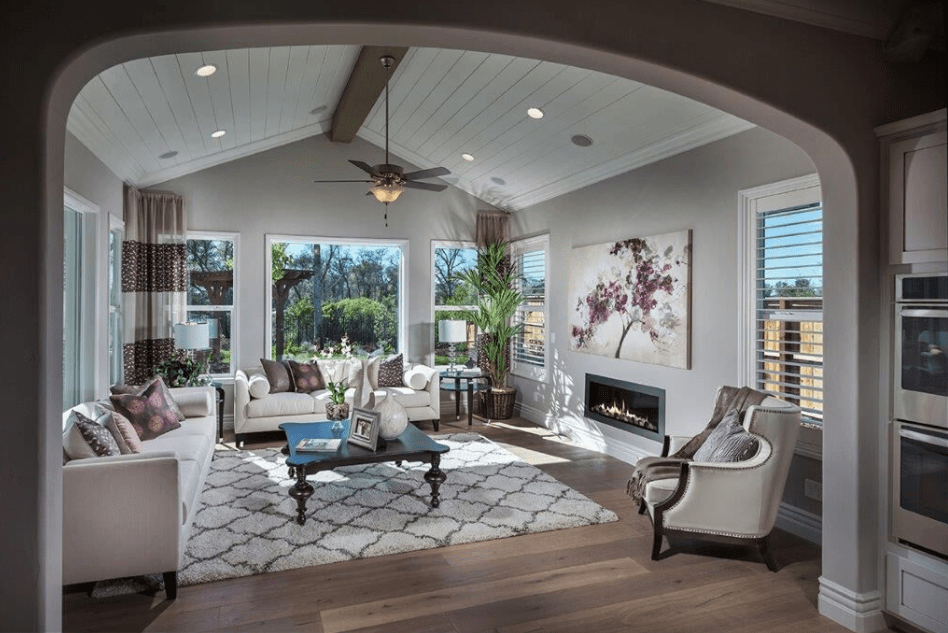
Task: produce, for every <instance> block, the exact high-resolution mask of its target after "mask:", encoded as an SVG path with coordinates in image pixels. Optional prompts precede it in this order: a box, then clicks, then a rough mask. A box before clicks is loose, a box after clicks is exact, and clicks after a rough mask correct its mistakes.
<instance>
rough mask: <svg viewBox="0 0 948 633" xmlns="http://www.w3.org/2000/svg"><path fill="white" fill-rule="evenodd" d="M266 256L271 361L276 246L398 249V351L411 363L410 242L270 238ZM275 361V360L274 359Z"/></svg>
mask: <svg viewBox="0 0 948 633" xmlns="http://www.w3.org/2000/svg"><path fill="white" fill-rule="evenodd" d="M265 237H266V243H265V247H266V252H265V253H264V255H265V257H264V259H265V261H264V266H265V267H266V268H265V269H264V274H263V280H264V294H263V296H264V297H265V298H266V299H265V301H264V324H265V325H264V328H263V329H264V339H263V349H264V356H263V358H270V351H271V350H270V341H272V340H273V319H272V317H271V310H272V309H273V300H272V291H271V290H270V288H271V287H272V286H273V280H272V279H270V271H271V270H273V243H274V242H289V243H291V244H345V245H348V246H373V245H374V246H395V247H397V248H399V249H401V251H402V261H401V266H399V269H398V291H399V294H400V295H401V296H399V298H398V351H399V352H400V353H402V354H403V357H404V358H405V360H408V356H409V349H408V301H409V293H408V286H407V283H408V276H407V272H408V264H409V261H410V260H409V252H408V240H406V239H396V238H393V239H385V238H376V237H363V238H356V237H329V236H303V235H279V234H272V233H267V234H266V236H265ZM271 360H272V359H271Z"/></svg>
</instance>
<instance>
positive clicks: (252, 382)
mask: <svg viewBox="0 0 948 633" xmlns="http://www.w3.org/2000/svg"><path fill="white" fill-rule="evenodd" d="M247 387H248V390H249V391H250V397H251V398H263V397H264V396H266V395H267V394H268V393H270V381H269V380H267V377H266V375H264V374H251V375H250V376H249V377H248V378H247Z"/></svg>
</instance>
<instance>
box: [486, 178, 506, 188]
mask: <svg viewBox="0 0 948 633" xmlns="http://www.w3.org/2000/svg"><path fill="white" fill-rule="evenodd" d="M490 181H491V182H492V183H494V184H495V185H500V186H501V187H503V186H504V185H506V184H507V181H506V180H504V179H503V178H498V177H497V176H494V177H493V178H491V179H490Z"/></svg>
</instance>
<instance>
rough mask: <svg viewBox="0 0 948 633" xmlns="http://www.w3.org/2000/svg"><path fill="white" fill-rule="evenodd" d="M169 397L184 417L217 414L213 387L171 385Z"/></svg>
mask: <svg viewBox="0 0 948 633" xmlns="http://www.w3.org/2000/svg"><path fill="white" fill-rule="evenodd" d="M171 397H172V398H174V401H175V403H177V405H178V408H179V409H181V413H183V414H184V417H186V418H203V417H207V416H209V415H216V414H217V409H216V407H215V404H216V402H217V397H216V394H215V393H214V388H213V387H172V389H171Z"/></svg>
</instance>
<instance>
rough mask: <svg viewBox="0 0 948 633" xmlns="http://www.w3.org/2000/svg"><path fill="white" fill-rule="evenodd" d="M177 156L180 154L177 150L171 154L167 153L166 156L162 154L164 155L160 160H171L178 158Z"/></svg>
mask: <svg viewBox="0 0 948 633" xmlns="http://www.w3.org/2000/svg"><path fill="white" fill-rule="evenodd" d="M177 155H178V152H176V151H175V150H171V151H170V152H165V153H164V154H162V155H161V156H159V157H158V158H160V159H162V160H168V159H169V158H174V157H175V156H177Z"/></svg>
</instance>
